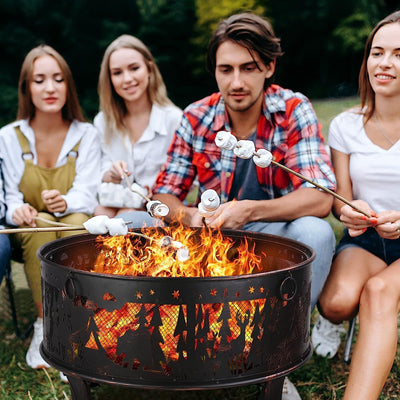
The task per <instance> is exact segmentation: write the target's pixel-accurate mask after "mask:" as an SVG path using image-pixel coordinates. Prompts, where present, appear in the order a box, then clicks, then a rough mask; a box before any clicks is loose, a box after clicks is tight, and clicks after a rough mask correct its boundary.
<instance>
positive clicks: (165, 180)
mask: <svg viewBox="0 0 400 400" xmlns="http://www.w3.org/2000/svg"><path fill="white" fill-rule="evenodd" d="M220 130H225V131H228V132H230V131H231V128H230V126H229V118H228V116H227V113H226V110H225V105H224V100H223V98H222V97H221V94H220V93H214V94H212V95H211V96H209V97H206V98H205V99H203V100H200V101H198V102H196V103H193V104H191V105H190V106H188V107H187V108H186V109H185V111H184V113H183V117H182V121H181V123H180V126H179V127H178V129H177V131H176V132H175V135H174V138H173V140H172V143H171V145H170V147H169V150H168V159H167V161H166V163H165V164H164V166H163V167H162V170H161V172H160V174H159V175H158V177H157V180H156V183H155V185H154V187H153V193H170V194H173V195H175V196H177V197H178V198H179V199H180V200H182V201H183V200H184V199H185V197H186V195H187V193H188V191H189V190H190V188H191V185H192V183H193V181H194V180H195V178H196V177H197V179H198V182H199V196H200V194H201V193H203V192H204V191H205V190H207V189H214V190H215V191H216V192H217V193H218V194H219V195H220V198H221V202H226V201H227V199H228V194H229V191H230V188H231V186H232V181H233V175H234V172H235V165H236V156H235V155H234V154H233V152H232V151H229V150H221V149H220V148H219V147H217V145H216V144H215V142H214V139H215V136H216V134H217V132H218V131H220ZM233 133H234V132H233ZM258 148H264V149H267V150H269V151H270V152H272V155H273V157H274V160H275V161H277V162H279V163H281V164H284V165H286V166H287V167H288V168H291V169H293V170H294V171H296V172H298V173H300V174H302V175H304V176H306V177H307V178H309V179H311V180H313V181H315V182H318V183H319V184H320V185H322V186H324V187H327V188H329V189H331V190H334V189H335V184H336V181H335V176H334V173H333V168H332V165H331V161H330V158H329V156H328V154H327V152H326V149H325V145H324V139H323V137H322V135H321V131H320V127H319V124H318V121H317V117H316V115H315V113H314V110H313V108H312V106H311V103H310V101H309V100H308V99H307V98H306V97H305V96H304V95H302V94H300V93H293V92H292V91H291V90H287V89H283V88H281V87H279V86H277V85H271V86H270V87H268V88H267V90H266V91H265V101H264V103H263V110H262V113H261V115H260V118H259V121H258V127H257V135H256V149H258ZM249 161H251V160H249ZM257 178H258V182H259V184H260V185H261V188H262V190H263V191H265V199H273V198H278V197H281V196H284V195H286V194H288V193H290V192H292V191H293V190H296V189H298V188H300V187H314V186H313V185H312V184H310V183H308V182H306V181H304V180H302V179H300V178H297V177H296V176H295V175H293V174H291V173H287V172H285V171H283V170H282V169H281V168H279V167H277V166H275V165H272V164H271V165H270V166H269V167H268V168H259V167H257ZM198 201H199V198H198Z"/></svg>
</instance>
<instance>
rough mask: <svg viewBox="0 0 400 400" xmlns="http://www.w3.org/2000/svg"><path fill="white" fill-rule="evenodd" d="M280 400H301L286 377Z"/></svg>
mask: <svg viewBox="0 0 400 400" xmlns="http://www.w3.org/2000/svg"><path fill="white" fill-rule="evenodd" d="M282 400H301V397H300V395H299V392H298V391H297V389H296V387H295V386H294V385H293V383H292V382H290V381H289V378H288V377H285V380H284V381H283V388H282Z"/></svg>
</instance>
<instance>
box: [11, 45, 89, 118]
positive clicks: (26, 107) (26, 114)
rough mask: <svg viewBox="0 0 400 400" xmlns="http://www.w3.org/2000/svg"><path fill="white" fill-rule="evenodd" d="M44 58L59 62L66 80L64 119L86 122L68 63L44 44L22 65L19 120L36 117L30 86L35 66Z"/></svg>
mask: <svg viewBox="0 0 400 400" xmlns="http://www.w3.org/2000/svg"><path fill="white" fill-rule="evenodd" d="M42 56H50V57H53V58H54V59H55V60H56V61H57V63H58V65H59V66H60V69H61V72H62V75H63V78H64V80H65V84H66V86H67V97H66V101H65V104H64V107H63V108H62V115H63V118H64V119H66V120H68V121H73V120H74V119H76V120H78V121H84V120H85V119H84V118H83V114H82V109H81V106H80V104H79V100H78V95H77V93H76V88H75V84H74V80H73V78H72V73H71V70H70V68H69V66H68V64H67V62H66V61H65V60H64V58H63V57H62V56H61V55H60V54H59V53H58V52H57V51H56V50H54V49H53V48H52V47H50V46H47V45H44V44H42V45H40V46H37V47H35V48H33V49H32V50H31V51H30V52H29V53H28V54H27V55H26V56H25V59H24V61H23V63H22V67H21V72H20V76H19V82H18V111H17V120H18V119H27V118H29V119H32V118H33V117H34V115H35V106H34V104H33V103H32V96H31V91H30V84H31V82H32V74H33V64H34V62H35V61H36V60H37V59H38V58H39V57H42Z"/></svg>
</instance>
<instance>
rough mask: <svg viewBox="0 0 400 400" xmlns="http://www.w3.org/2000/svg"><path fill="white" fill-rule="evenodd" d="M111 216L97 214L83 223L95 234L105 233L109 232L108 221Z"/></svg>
mask: <svg viewBox="0 0 400 400" xmlns="http://www.w3.org/2000/svg"><path fill="white" fill-rule="evenodd" d="M109 219H110V218H108V217H107V215H97V216H96V217H93V218H90V219H88V220H87V221H86V222H84V223H83V226H84V227H85V229H86V230H87V231H88V232H89V233H91V234H93V235H104V234H106V233H107V232H108V228H107V225H106V222H107V221H108V220H109Z"/></svg>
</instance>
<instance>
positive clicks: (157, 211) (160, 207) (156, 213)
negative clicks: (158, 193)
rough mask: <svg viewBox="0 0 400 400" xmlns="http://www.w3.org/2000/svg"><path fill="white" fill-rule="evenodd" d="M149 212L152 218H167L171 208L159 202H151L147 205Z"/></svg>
mask: <svg viewBox="0 0 400 400" xmlns="http://www.w3.org/2000/svg"><path fill="white" fill-rule="evenodd" d="M146 208H147V212H148V213H149V214H150V215H151V216H152V217H156V218H157V217H165V216H166V215H167V214H168V213H169V208H168V206H167V205H166V204H163V203H161V201H159V200H151V201H149V202H148V203H147V204H146Z"/></svg>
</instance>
